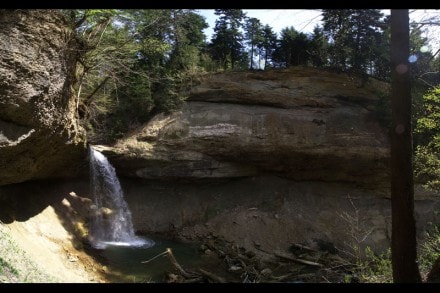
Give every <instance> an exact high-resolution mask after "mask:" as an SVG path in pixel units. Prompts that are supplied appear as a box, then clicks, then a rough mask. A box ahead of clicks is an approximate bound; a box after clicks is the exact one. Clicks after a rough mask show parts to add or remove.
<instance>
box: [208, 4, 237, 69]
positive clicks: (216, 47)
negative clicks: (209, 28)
mask: <svg viewBox="0 0 440 293" xmlns="http://www.w3.org/2000/svg"><path fill="white" fill-rule="evenodd" d="M215 14H216V15H219V16H220V17H219V19H218V20H216V22H215V28H214V36H213V38H212V40H211V45H210V47H211V56H212V58H213V59H214V60H216V61H218V62H219V64H220V66H222V67H223V68H224V69H225V70H226V69H228V68H232V69H234V68H236V67H237V64H238V63H239V62H240V61H242V59H243V53H244V52H243V44H242V40H243V34H242V33H241V31H240V28H241V27H242V26H243V23H242V21H243V19H244V16H245V14H244V13H243V11H242V10H241V9H216V10H215Z"/></svg>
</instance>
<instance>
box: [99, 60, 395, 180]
mask: <svg viewBox="0 0 440 293" xmlns="http://www.w3.org/2000/svg"><path fill="white" fill-rule="evenodd" d="M387 90H388V88H387V85H386V84H384V83H381V82H378V81H376V80H368V81H366V82H363V83H362V81H360V80H357V79H356V78H354V77H350V76H349V75H346V74H337V73H331V72H326V71H322V70H316V69H311V68H293V69H289V70H280V71H268V72H232V73H226V74H214V75H211V76H207V77H205V79H204V80H203V81H202V82H201V84H200V85H198V86H196V87H194V88H193V89H192V91H191V93H190V96H189V99H188V101H187V103H186V105H185V106H184V108H183V109H182V111H180V112H178V113H175V114H173V115H169V116H165V115H159V116H156V117H155V118H154V119H153V120H152V121H150V123H148V124H147V125H146V126H145V127H143V128H142V129H140V130H139V131H137V132H136V133H134V134H132V135H131V136H129V137H128V138H127V139H124V140H122V141H121V142H119V143H118V144H117V145H116V146H115V147H114V148H101V149H102V150H104V151H105V150H107V154H109V155H111V156H112V161H113V162H114V164H115V165H116V166H117V169H118V171H119V172H120V174H122V175H127V176H132V177H133V176H134V177H140V178H147V179H151V178H162V179H163V178H231V177H243V176H255V175H257V174H262V173H267V172H270V173H274V174H277V175H280V176H283V177H286V178H289V179H293V180H318V181H338V182H355V183H360V184H380V183H383V182H384V181H387V176H388V175H387V174H388V173H387V172H388V171H387V169H388V167H387V164H388V158H389V143H388V135H387V130H386V129H385V128H384V127H381V126H380V124H379V123H378V117H377V111H376V110H377V109H376V108H377V103H378V100H379V96H380V95H386V93H387Z"/></svg>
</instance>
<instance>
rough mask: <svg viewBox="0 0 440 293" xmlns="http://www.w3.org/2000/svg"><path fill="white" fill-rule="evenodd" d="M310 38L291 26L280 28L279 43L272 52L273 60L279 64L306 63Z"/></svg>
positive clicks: (294, 64)
mask: <svg viewBox="0 0 440 293" xmlns="http://www.w3.org/2000/svg"><path fill="white" fill-rule="evenodd" d="M309 47H310V40H309V39H308V38H307V35H305V34H304V33H301V32H298V31H297V30H296V29H295V28H294V27H293V26H291V27H286V28H284V29H282V30H281V37H280V40H279V45H278V47H277V49H276V50H275V52H274V57H273V58H274V60H275V61H276V62H278V63H279V64H280V65H281V66H285V67H289V66H296V65H307V63H308V61H309V58H310V53H309Z"/></svg>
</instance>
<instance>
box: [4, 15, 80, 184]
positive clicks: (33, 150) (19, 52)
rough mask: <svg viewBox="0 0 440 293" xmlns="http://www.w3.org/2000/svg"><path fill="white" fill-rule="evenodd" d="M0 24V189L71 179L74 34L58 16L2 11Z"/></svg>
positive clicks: (75, 151)
mask: <svg viewBox="0 0 440 293" xmlns="http://www.w3.org/2000/svg"><path fill="white" fill-rule="evenodd" d="M0 24H1V25H0V40H1V42H0V76H1V78H0V166H1V171H0V185H5V184H10V183H17V182H23V181H26V180H31V179H40V178H48V177H61V176H72V175H75V174H76V173H77V167H78V166H79V165H80V164H78V162H80V161H81V160H83V158H84V157H85V142H84V139H83V136H82V134H81V130H80V129H79V127H78V125H77V123H76V119H75V101H74V98H73V97H72V91H71V86H72V84H73V81H74V80H73V78H74V74H75V66H76V60H75V54H76V51H75V48H76V43H75V42H74V39H73V38H72V36H73V35H72V32H71V31H69V29H67V24H66V22H65V20H64V19H63V17H62V16H61V15H59V14H58V13H57V12H56V11H47V10H44V11H39V10H28V11H26V10H1V11H0Z"/></svg>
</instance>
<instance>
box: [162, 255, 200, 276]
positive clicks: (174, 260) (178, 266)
mask: <svg viewBox="0 0 440 293" xmlns="http://www.w3.org/2000/svg"><path fill="white" fill-rule="evenodd" d="M165 252H166V253H167V255H168V258H169V259H170V261H171V264H172V265H173V266H174V267H175V268H176V269H177V270H178V271H179V273H180V274H181V275H182V276H184V277H185V278H187V279H191V278H194V277H196V276H195V275H194V274H190V273H188V272H187V271H185V270H184V269H183V268H182V266H181V265H180V264H179V263H178V262H177V260H176V258H175V257H174V254H173V252H172V251H171V248H167V249H166V251H165Z"/></svg>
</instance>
